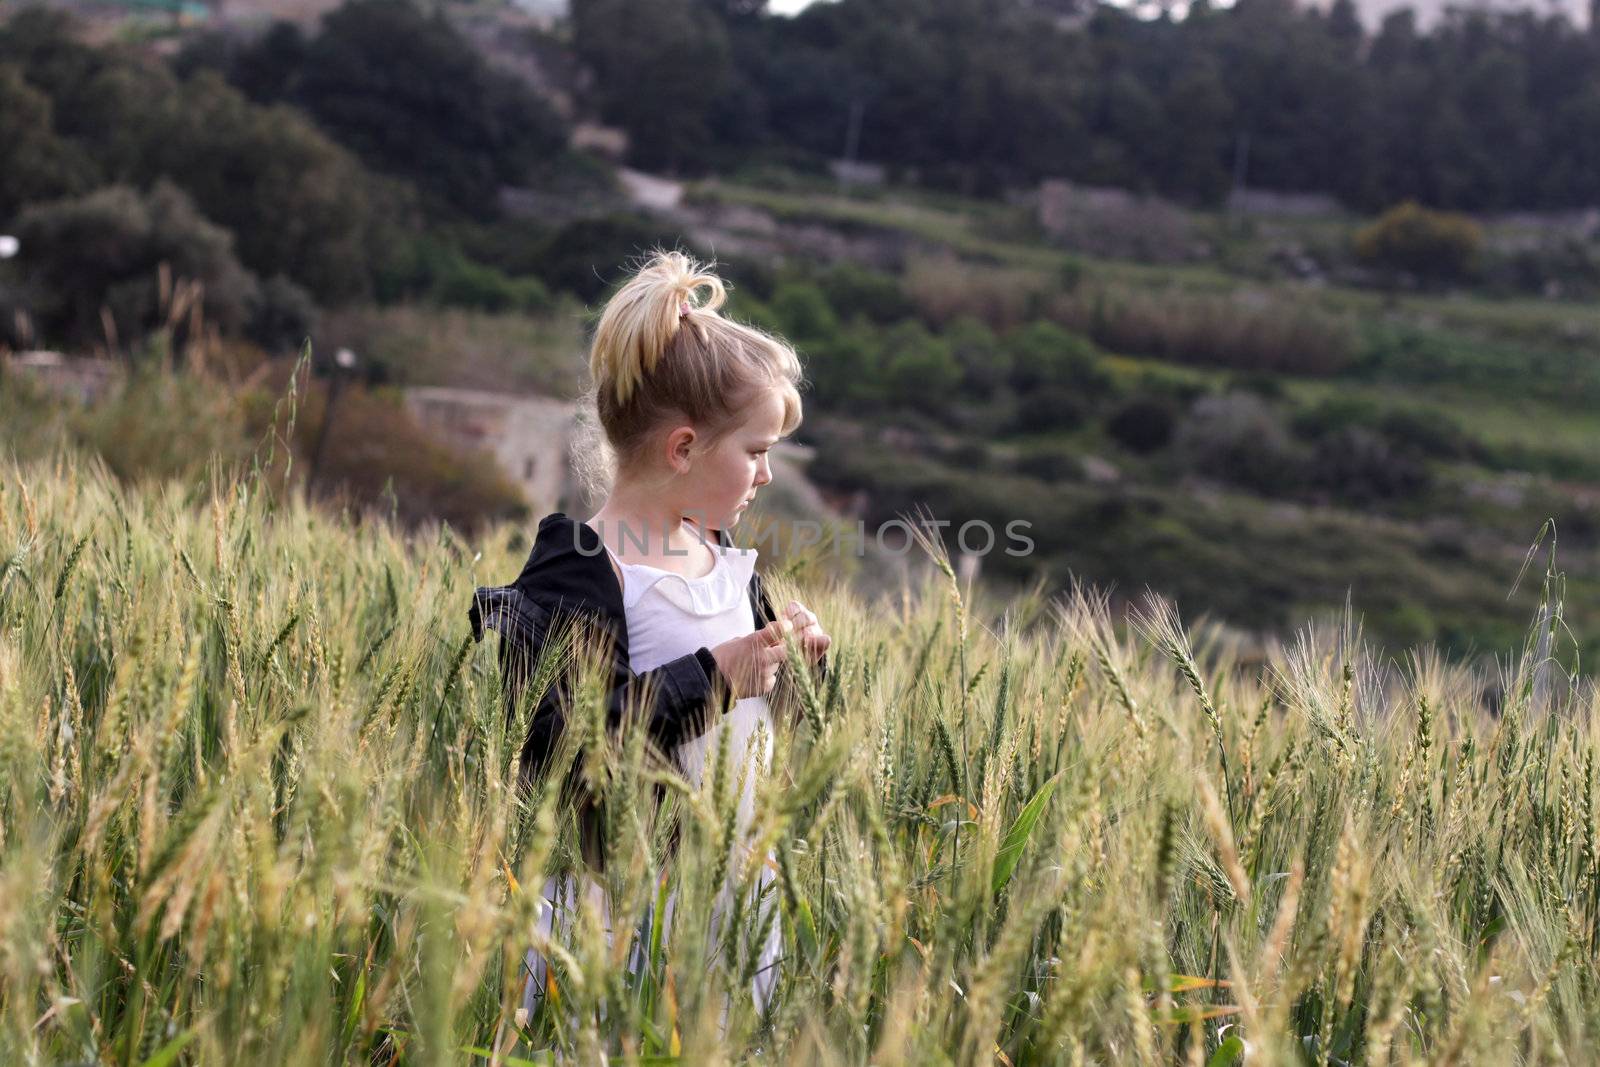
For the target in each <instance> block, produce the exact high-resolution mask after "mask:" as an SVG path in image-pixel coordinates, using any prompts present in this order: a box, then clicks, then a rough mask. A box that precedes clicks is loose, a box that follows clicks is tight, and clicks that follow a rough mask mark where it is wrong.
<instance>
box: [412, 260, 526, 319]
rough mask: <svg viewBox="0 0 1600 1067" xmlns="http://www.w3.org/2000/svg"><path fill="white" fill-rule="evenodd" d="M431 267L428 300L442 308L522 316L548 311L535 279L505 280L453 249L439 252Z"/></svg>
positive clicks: (497, 273) (497, 272)
mask: <svg viewBox="0 0 1600 1067" xmlns="http://www.w3.org/2000/svg"><path fill="white" fill-rule="evenodd" d="M431 266H432V270H431V274H432V279H431V284H430V285H429V286H428V290H427V291H428V296H429V298H430V299H432V300H433V301H434V302H435V303H438V304H443V305H444V306H446V307H461V308H472V309H474V310H477V311H520V312H524V313H539V312H543V311H547V310H549V308H550V304H551V301H550V291H549V290H548V289H546V288H545V286H544V283H543V282H541V281H540V280H539V279H538V278H508V277H506V276H505V275H504V274H502V273H501V272H500V271H498V270H495V269H494V268H493V267H486V266H484V265H483V264H481V263H475V262H473V261H472V260H470V259H468V258H467V257H466V256H464V255H462V254H461V253H460V252H459V251H457V250H456V249H449V250H447V251H445V252H443V253H442V254H441V255H440V256H439V257H438V259H437V261H436V262H434V263H433V264H432V265H431Z"/></svg>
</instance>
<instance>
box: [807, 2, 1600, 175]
mask: <svg viewBox="0 0 1600 1067" xmlns="http://www.w3.org/2000/svg"><path fill="white" fill-rule="evenodd" d="M1595 2H1596V3H1600V0H1595ZM866 110H867V106H866V104H864V103H862V102H861V100H860V99H856V100H852V101H850V118H849V119H848V120H847V121H846V123H845V130H844V166H842V167H840V168H839V191H840V192H841V193H842V192H844V188H845V186H846V185H847V184H848V183H849V181H850V177H849V175H850V167H851V164H853V163H855V161H856V153H857V152H859V151H860V150H861V117H862V115H864V114H865V113H866Z"/></svg>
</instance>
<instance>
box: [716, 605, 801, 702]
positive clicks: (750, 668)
mask: <svg viewBox="0 0 1600 1067" xmlns="http://www.w3.org/2000/svg"><path fill="white" fill-rule="evenodd" d="M793 631H794V624H793V623H791V622H790V621H789V620H788V619H778V620H776V621H774V622H769V623H767V625H765V626H763V627H762V628H761V629H759V630H757V631H756V632H755V633H753V634H747V635H745V636H744V637H735V638H734V639H733V640H731V641H724V642H722V644H720V645H718V646H717V647H716V648H713V649H712V650H711V655H712V658H714V659H715V660H716V661H717V667H718V668H719V669H720V670H721V671H722V675H723V677H724V678H726V679H727V680H728V684H729V685H730V686H732V688H733V697H734V699H735V700H743V699H744V698H745V697H757V696H765V695H766V694H767V693H770V692H772V687H773V686H774V685H776V684H777V682H778V668H779V667H782V666H783V660H784V648H783V639H784V637H786V636H787V635H788V634H790V633H792V632H793Z"/></svg>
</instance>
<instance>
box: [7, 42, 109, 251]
mask: <svg viewBox="0 0 1600 1067" xmlns="http://www.w3.org/2000/svg"><path fill="white" fill-rule="evenodd" d="M0 144H3V145H5V146H6V148H5V162H4V163H3V164H0V223H4V222H5V221H7V220H9V219H10V218H11V217H12V216H13V215H15V214H16V213H17V211H18V210H19V209H20V208H22V207H23V206H24V205H25V204H29V203H33V202H34V201H38V200H53V199H55V198H57V197H62V196H71V195H73V194H75V193H79V192H82V191H83V190H84V189H87V188H88V187H89V186H90V185H92V184H94V181H95V178H96V177H97V174H96V169H95V166H94V164H93V162H92V161H91V160H90V159H89V158H88V157H87V156H86V155H85V154H84V153H83V152H82V151H81V150H79V149H78V148H77V147H76V146H74V145H72V144H71V143H69V142H67V141H65V140H62V139H61V138H60V137H57V136H56V134H55V130H54V129H53V127H52V123H51V105H50V98H49V97H48V96H46V95H44V94H43V93H41V92H39V91H38V90H36V89H34V88H33V87H32V86H30V85H29V84H28V83H27V82H26V81H24V80H23V78H22V72H21V71H20V70H19V69H18V68H17V67H15V66H11V65H5V66H0Z"/></svg>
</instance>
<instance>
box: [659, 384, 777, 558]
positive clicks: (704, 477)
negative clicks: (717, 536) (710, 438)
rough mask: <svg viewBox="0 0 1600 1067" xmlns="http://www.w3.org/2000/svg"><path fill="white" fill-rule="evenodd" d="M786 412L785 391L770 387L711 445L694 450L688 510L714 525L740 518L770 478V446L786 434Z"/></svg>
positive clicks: (687, 492)
mask: <svg viewBox="0 0 1600 1067" xmlns="http://www.w3.org/2000/svg"><path fill="white" fill-rule="evenodd" d="M783 413H784V405H783V395H782V394H781V393H780V392H778V390H777V389H768V390H766V391H765V392H764V393H762V394H761V395H760V396H758V397H757V398H756V400H755V401H754V402H753V403H751V404H750V407H749V409H748V413H747V414H746V415H745V418H744V421H743V422H741V423H740V424H739V425H738V426H736V427H735V428H734V429H733V430H732V431H730V432H729V433H728V434H727V436H725V437H724V438H723V439H722V440H721V441H718V442H717V444H716V445H715V446H714V447H712V448H711V449H710V450H709V451H706V452H701V453H698V454H696V455H695V457H694V461H693V463H692V464H691V465H690V468H689V470H688V472H687V473H686V474H685V475H684V479H685V481H684V484H683V491H684V492H683V506H684V513H685V514H686V515H688V516H689V517H690V518H693V519H695V520H696V521H703V522H704V523H705V528H707V529H711V530H718V529H723V530H725V529H729V528H731V527H732V526H734V525H735V524H737V523H738V521H739V519H740V518H742V517H743V516H744V513H745V511H746V510H748V509H749V506H750V501H751V500H753V499H754V498H755V494H756V490H758V489H760V488H761V487H762V486H763V485H766V484H767V483H768V482H770V481H772V468H771V466H770V465H769V464H768V461H767V452H768V450H769V449H771V448H772V446H773V445H774V444H775V443H777V441H778V440H779V438H780V435H781V434H782V431H783ZM702 516H703V518H702Z"/></svg>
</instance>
